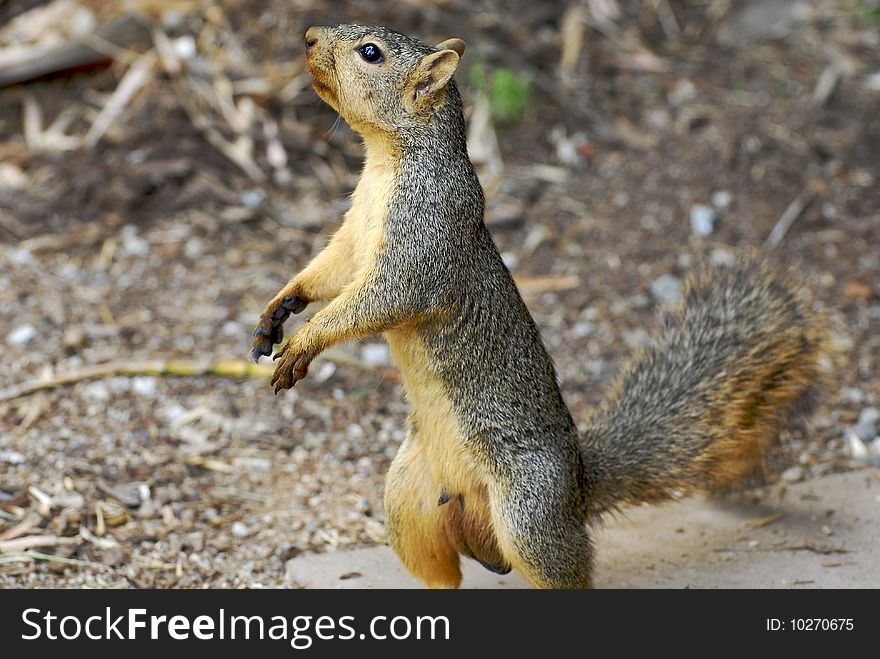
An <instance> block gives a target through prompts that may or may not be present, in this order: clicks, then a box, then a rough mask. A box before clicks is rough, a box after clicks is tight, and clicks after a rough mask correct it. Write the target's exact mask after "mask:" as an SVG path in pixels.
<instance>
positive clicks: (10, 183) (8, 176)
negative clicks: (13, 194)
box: [0, 162, 28, 189]
mask: <svg viewBox="0 0 880 659" xmlns="http://www.w3.org/2000/svg"><path fill="white" fill-rule="evenodd" d="M27 184H28V177H27V174H25V173H24V172H23V171H21V169H20V168H19V167H17V166H15V165H13V164H12V163H8V162H2V163H0V188H7V189H17V188H23V187H24V186H26V185H27Z"/></svg>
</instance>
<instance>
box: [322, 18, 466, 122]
mask: <svg viewBox="0 0 880 659" xmlns="http://www.w3.org/2000/svg"><path fill="white" fill-rule="evenodd" d="M305 45H306V60H307V63H308V68H309V72H310V73H311V74H312V79H313V82H312V85H313V87H314V89H315V92H317V94H318V96H320V97H321V99H323V100H324V101H325V102H326V103H328V104H329V105H330V106H331V107H333V109H335V110H336V111H337V112H339V114H340V115H342V117H343V119H345V120H346V121H347V122H348V124H349V125H350V126H351V127H352V128H354V129H355V130H356V131H358V132H359V133H361V134H362V135H364V136H365V137H366V136H368V135H372V134H375V133H380V134H384V135H385V136H388V137H392V138H393V137H395V136H397V137H402V136H404V135H409V136H417V135H418V134H419V133H420V132H424V131H430V130H431V127H432V123H433V122H434V121H435V119H436V118H437V116H438V115H440V114H441V111H442V110H443V109H444V108H445V107H448V106H450V105H453V106H454V107H450V108H449V109H450V110H452V111H453V112H455V111H457V113H458V114H459V115H460V114H461V100H460V97H459V96H458V92H457V90H456V89H455V82H454V81H453V80H452V75H453V74H454V73H455V69H456V68H457V67H458V63H459V61H460V60H461V56H462V55H463V54H464V48H465V45H464V42H463V41H462V40H461V39H448V40H446V41H444V42H442V43H440V44H437V45H436V46H429V45H427V44H424V43H422V42H421V41H418V40H416V39H413V38H411V37H408V36H406V35H405V34H401V33H400V32H396V31H394V30H391V29H389V28H385V27H375V26H363V25H336V26H316V27H311V28H309V29H308V30H307V31H306V34H305Z"/></svg>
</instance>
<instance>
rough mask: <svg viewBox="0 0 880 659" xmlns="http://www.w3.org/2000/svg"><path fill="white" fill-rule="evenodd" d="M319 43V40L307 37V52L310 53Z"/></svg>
mask: <svg viewBox="0 0 880 659" xmlns="http://www.w3.org/2000/svg"><path fill="white" fill-rule="evenodd" d="M316 43H318V40H317V39H315V38H314V37H311V38H309V37H306V52H307V53H308V52H310V51H311V50H312V48H314V46H315V44H316Z"/></svg>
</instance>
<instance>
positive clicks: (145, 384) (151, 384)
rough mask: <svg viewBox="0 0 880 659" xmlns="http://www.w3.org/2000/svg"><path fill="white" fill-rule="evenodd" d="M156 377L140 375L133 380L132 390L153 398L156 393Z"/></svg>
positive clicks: (139, 394)
mask: <svg viewBox="0 0 880 659" xmlns="http://www.w3.org/2000/svg"><path fill="white" fill-rule="evenodd" d="M156 384H157V381H156V378H154V377H151V376H146V375H145V376H139V377H136V378H133V379H132V381H131V390H132V391H133V392H134V393H136V394H137V395H138V396H143V397H144V398H152V397H153V396H155V395H156Z"/></svg>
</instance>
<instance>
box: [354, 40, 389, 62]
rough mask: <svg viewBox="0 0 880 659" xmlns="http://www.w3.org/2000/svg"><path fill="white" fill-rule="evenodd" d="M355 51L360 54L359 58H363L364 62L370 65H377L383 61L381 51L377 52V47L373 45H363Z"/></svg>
mask: <svg viewBox="0 0 880 659" xmlns="http://www.w3.org/2000/svg"><path fill="white" fill-rule="evenodd" d="M357 50H358V52H359V53H360V54H361V57H363V58H364V61H365V62H369V63H370V64H378V63H379V62H381V61H382V60H383V59H385V58H384V56H383V55H382V51H381V50H379V46H377V45H376V44H374V43H365V44H364V45H363V46H360V47H359V48H358V49H357Z"/></svg>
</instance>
